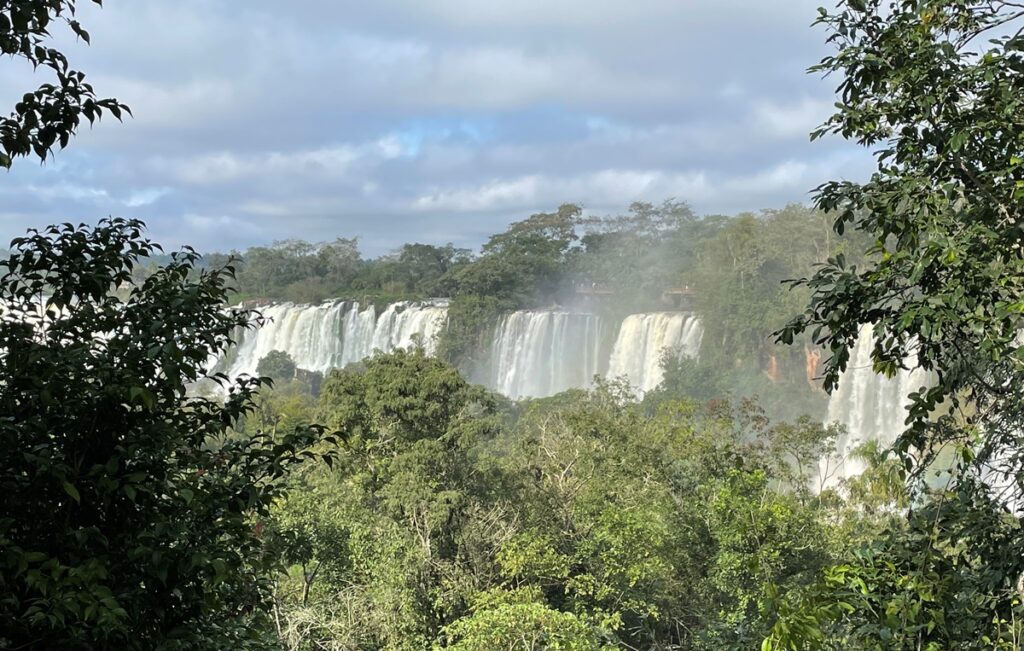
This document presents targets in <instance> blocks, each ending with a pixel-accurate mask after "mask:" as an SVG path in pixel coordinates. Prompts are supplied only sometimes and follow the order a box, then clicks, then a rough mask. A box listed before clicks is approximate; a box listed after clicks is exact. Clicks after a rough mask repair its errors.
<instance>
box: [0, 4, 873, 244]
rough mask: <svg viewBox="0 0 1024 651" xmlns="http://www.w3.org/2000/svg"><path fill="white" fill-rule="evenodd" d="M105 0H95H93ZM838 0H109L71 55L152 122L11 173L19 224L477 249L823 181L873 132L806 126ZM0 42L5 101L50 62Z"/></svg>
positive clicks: (196, 238)
mask: <svg viewBox="0 0 1024 651" xmlns="http://www.w3.org/2000/svg"><path fill="white" fill-rule="evenodd" d="M90 4H91V3H90ZM817 4H818V2H816V1H815V2H806V1H804V0H787V1H786V2H763V1H760V2H758V1H755V0H633V1H632V2H629V3H626V2H621V0H616V1H612V0H516V2H503V3H498V2H488V1H482V0H429V1H428V0H419V1H418V2H410V1H408V0H375V1H374V2H372V3H367V2H360V3H356V2H349V1H345V2H339V1H337V0H292V1H291V2H287V3H284V2H279V1H271V0H246V1H245V2H229V1H228V0H175V2H166V1H159V0H107V1H106V2H105V3H104V8H103V9H97V8H94V7H91V6H86V5H85V4H82V5H81V12H80V13H81V16H80V19H81V21H82V22H83V24H84V25H85V27H86V28H87V29H88V30H89V32H90V33H91V35H92V43H93V44H92V46H90V47H86V46H84V45H83V44H76V43H72V42H67V41H65V42H64V44H65V45H66V47H67V50H68V53H69V55H70V56H71V60H72V63H73V64H74V65H76V66H77V67H79V68H80V69H82V70H84V71H85V72H86V74H87V75H88V77H89V78H90V79H91V81H92V82H93V83H94V85H95V86H96V88H97V90H98V91H99V92H100V93H101V94H103V95H115V96H117V97H118V99H120V100H121V101H123V102H125V103H127V104H128V105H130V106H131V107H132V110H133V112H134V114H135V117H134V118H133V119H129V120H127V121H126V122H125V123H124V124H119V123H117V122H116V121H114V120H109V121H105V122H103V123H102V124H100V125H98V126H96V127H94V128H92V129H84V130H83V131H82V132H81V134H80V136H79V137H78V138H77V139H76V140H75V141H74V142H73V144H72V146H71V147H70V148H69V149H67V150H66V151H64V152H61V153H60V154H58V156H57V158H56V159H55V160H53V161H50V162H47V163H46V164H45V165H42V166H40V165H39V164H38V163H36V162H34V161H30V160H28V159H19V160H18V161H17V162H16V163H15V166H14V169H13V170H12V171H10V172H8V173H3V172H0V238H2V239H4V240H8V239H10V238H11V237H13V236H16V235H17V234H19V233H20V232H22V231H23V230H24V229H25V228H26V227H29V226H35V225H40V224H44V223H49V222H55V221H73V222H78V221H87V222H88V221H95V220H96V219H98V218H100V217H103V216H107V215H120V216H133V217H140V218H143V219H145V220H146V221H147V223H148V224H149V226H150V230H151V234H152V236H153V237H154V239H156V240H158V241H160V242H163V243H164V244H166V245H169V246H171V247H173V246H177V245H180V244H192V245H194V246H197V247H198V248H200V249H204V250H213V249H216V250H225V249H229V248H244V247H246V246H249V245H252V244H262V243H269V242H271V241H273V240H277V239H285V238H303V239H308V240H312V241H320V240H326V239H332V238H334V237H339V236H340V237H359V239H360V242H361V248H362V249H363V250H364V252H365V253H367V254H370V255H377V254H381V253H385V252H387V251H389V250H392V249H394V248H396V247H397V246H399V245H400V244H402V243H404V242H409V241H421V242H430V243H445V242H453V243H455V244H457V245H462V246H477V245H479V244H480V243H481V242H482V241H483V240H484V239H485V238H486V237H487V235H489V234H490V233H493V232H496V231H499V230H501V229H503V228H504V226H505V225H506V224H508V223H509V222H511V221H514V220H516V219H521V218H523V217H526V216H528V215H530V214H531V213H534V212H538V211H542V210H550V209H553V208H555V207H556V206H557V205H558V204H560V203H563V202H577V203H580V204H582V205H583V206H584V207H585V208H586V209H587V210H588V211H590V212H594V213H600V214H604V213H612V212H617V211H621V210H624V209H625V208H626V207H627V206H628V205H629V204H630V203H631V202H632V201H635V200H647V201H656V202H657V201H660V200H662V199H665V198H669V197H674V198H677V199H681V200H684V201H687V202H689V203H690V204H691V205H692V206H693V208H694V209H695V210H696V211H697V212H698V213H735V212H739V211H743V210H756V209H759V208H767V207H780V206H782V205H784V204H786V203H788V202H792V201H806V200H807V199H808V196H809V194H808V193H809V191H810V190H811V189H812V188H814V187H815V186H816V185H818V184H819V183H821V182H822V181H824V180H826V179H831V178H851V179H858V178H863V177H865V176H866V175H867V174H868V173H869V171H870V168H871V160H870V157H869V155H868V153H867V152H865V151H863V150H861V149H859V148H857V147H855V146H853V145H850V144H848V143H844V142H842V141H840V140H837V139H826V140H824V141H819V142H816V143H810V142H809V141H808V137H807V133H808V132H809V131H810V130H811V129H812V128H813V127H814V126H816V125H817V124H818V123H820V122H821V121H822V120H823V119H824V118H825V117H826V116H827V115H828V114H829V112H830V109H831V105H832V102H833V101H834V100H833V98H832V88H833V86H834V85H835V80H822V79H820V78H817V77H814V76H810V75H807V74H805V73H804V70H805V69H806V68H807V67H808V66H810V65H812V64H813V63H815V62H816V61H817V60H818V59H820V58H821V56H822V55H824V54H825V53H826V52H827V50H826V48H825V46H824V45H823V41H824V34H823V33H822V31H821V30H820V29H812V28H811V27H810V24H811V22H812V21H813V20H814V17H815V15H816V7H817ZM42 81H43V78H42V77H41V76H35V75H34V74H33V72H32V71H31V69H29V68H28V67H27V66H24V65H22V64H21V63H19V62H15V61H11V60H9V59H8V60H3V61H0V110H4V111H7V110H10V107H11V106H13V104H14V102H16V101H17V98H18V97H20V95H21V94H22V93H23V92H25V91H27V90H29V89H31V88H34V87H35V86H36V85H38V84H39V83H41V82H42Z"/></svg>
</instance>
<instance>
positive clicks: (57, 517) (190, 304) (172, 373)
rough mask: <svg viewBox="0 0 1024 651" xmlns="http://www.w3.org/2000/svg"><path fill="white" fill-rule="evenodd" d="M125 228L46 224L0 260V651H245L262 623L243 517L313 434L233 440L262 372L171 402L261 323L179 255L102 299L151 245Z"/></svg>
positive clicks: (189, 254) (265, 557)
mask: <svg viewBox="0 0 1024 651" xmlns="http://www.w3.org/2000/svg"><path fill="white" fill-rule="evenodd" d="M142 230H143V224H142V223H141V222H139V221H136V220H123V219H110V220H104V221H101V222H100V223H99V224H98V225H97V226H95V227H87V226H78V227H74V226H71V225H68V224H65V225H63V226H51V227H49V228H47V229H45V230H43V231H30V232H29V234H28V236H26V237H22V238H18V239H16V240H14V242H13V243H12V248H13V253H12V254H11V255H10V257H9V258H7V259H6V260H3V261H0V302H2V304H3V306H4V315H3V318H2V319H0V376H2V377H3V378H4V381H3V382H2V383H0V440H2V441H3V444H2V445H0V493H2V494H3V496H4V499H3V500H0V593H2V594H3V597H2V598H0V646H3V647H5V648H27V647H29V646H32V647H33V648H60V649H96V648H122V649H186V648H248V645H258V644H259V642H260V639H259V638H260V636H261V635H262V634H263V633H264V632H265V631H266V630H267V627H265V626H262V625H261V621H262V613H263V612H264V610H265V609H266V608H267V606H268V605H269V604H268V598H269V595H270V589H271V579H272V577H273V576H274V575H275V573H276V571H277V567H278V564H279V559H278V557H276V556H275V555H274V554H272V553H269V551H268V549H267V548H266V547H265V545H264V541H263V533H262V532H263V528H264V524H263V522H264V519H265V518H266V517H267V515H268V513H269V509H270V505H271V503H272V502H273V501H275V500H276V499H278V498H279V497H280V496H281V495H282V492H283V490H284V487H285V486H284V478H285V476H286V474H287V473H288V471H289V470H290V469H291V468H293V467H295V466H296V465H297V464H299V463H301V462H303V461H304V460H305V459H307V458H310V457H312V456H314V454H313V452H311V451H310V450H308V448H309V446H311V445H313V444H314V443H316V442H317V441H318V440H319V439H320V434H321V430H320V429H319V428H312V427H298V428H294V429H292V430H290V431H288V432H287V433H284V434H280V435H278V436H276V437H275V436H272V435H270V434H262V433H259V432H256V433H253V434H251V435H250V436H248V437H239V436H236V435H234V434H233V432H232V430H231V426H232V424H233V423H234V422H236V421H238V419H239V418H240V417H242V416H243V415H244V414H246V413H247V411H249V410H250V408H251V404H252V398H253V395H254V392H255V391H256V390H257V389H258V388H259V387H260V386H261V385H263V384H265V383H266V381H265V380H259V379H247V380H241V381H239V382H238V383H237V384H234V385H232V386H229V387H228V391H227V394H226V397H225V399H224V400H223V402H220V401H214V400H210V399H207V398H201V397H192V396H190V395H189V392H188V391H189V387H190V385H191V384H193V383H195V382H196V381H197V380H199V379H201V378H202V377H203V376H204V374H205V371H204V369H205V368H206V366H207V363H208V360H209V359H210V358H211V356H213V355H217V354H220V353H222V352H223V351H224V350H225V348H226V347H227V346H228V345H230V344H231V342H232V341H231V336H232V333H233V332H236V329H237V328H240V327H254V326H258V325H259V324H260V322H261V319H260V318H259V317H258V316H256V315H253V314H251V313H249V312H247V311H243V310H225V309H224V307H223V304H224V300H225V293H226V290H225V286H226V284H227V283H229V282H230V280H231V275H232V269H231V267H226V268H224V269H212V270H201V271H197V263H198V261H199V256H198V255H197V254H196V253H195V252H194V251H192V250H191V249H185V250H183V251H182V252H180V253H175V254H173V255H172V257H171V260H170V262H169V263H168V264H167V265H165V266H163V267H161V268H159V269H157V270H156V271H154V272H153V273H152V274H151V275H150V276H149V277H148V278H146V279H145V280H144V281H143V282H142V283H141V284H140V285H138V286H135V287H131V289H130V290H129V291H127V297H126V298H121V297H119V294H115V293H114V292H113V291H112V290H114V289H117V288H122V287H125V286H128V284H129V281H130V279H131V278H132V272H133V270H134V269H135V268H136V266H137V265H138V264H139V263H140V261H142V260H144V259H145V258H147V257H148V256H150V255H151V254H153V253H155V252H157V251H158V250H159V249H158V247H157V245H155V244H153V243H151V242H150V241H149V240H146V239H144V238H143V237H142ZM121 293H124V292H121ZM221 382H226V379H224V378H221ZM328 440H329V438H328Z"/></svg>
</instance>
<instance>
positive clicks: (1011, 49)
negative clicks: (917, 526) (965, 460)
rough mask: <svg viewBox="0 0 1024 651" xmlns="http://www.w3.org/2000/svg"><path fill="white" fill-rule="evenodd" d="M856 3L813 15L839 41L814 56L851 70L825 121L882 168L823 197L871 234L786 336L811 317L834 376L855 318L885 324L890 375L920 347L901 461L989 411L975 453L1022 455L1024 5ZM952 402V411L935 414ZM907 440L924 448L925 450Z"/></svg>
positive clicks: (839, 260) (879, 331) (963, 434)
mask: <svg viewBox="0 0 1024 651" xmlns="http://www.w3.org/2000/svg"><path fill="white" fill-rule="evenodd" d="M858 4H860V3H849V4H845V3H844V4H842V5H840V7H839V9H838V10H837V11H835V12H834V13H829V12H825V11H823V12H822V15H821V18H820V20H819V22H820V23H822V24H824V25H825V26H826V27H828V28H829V30H830V32H831V37H830V42H831V43H832V44H834V45H835V47H836V50H837V52H836V54H834V55H833V56H830V57H828V58H826V59H825V60H823V61H822V62H821V64H820V65H819V66H817V67H815V68H814V70H816V71H821V72H826V73H835V74H837V75H840V76H841V80H840V85H839V87H838V89H837V92H838V93H839V95H840V97H841V99H842V103H841V104H839V105H837V106H838V107H839V110H838V111H837V113H836V114H835V115H834V116H833V117H832V118H831V119H830V120H829V121H828V122H827V123H826V124H825V125H824V126H823V127H822V128H821V129H820V130H819V131H818V132H816V134H815V135H816V136H820V135H824V134H826V133H837V134H839V135H841V136H843V137H844V138H847V139H850V140H854V141H857V142H859V143H862V144H864V145H867V146H871V147H873V148H875V149H877V150H878V167H877V170H876V172H875V173H874V174H873V175H872V177H871V179H870V180H869V181H867V182H866V183H852V182H846V181H836V182H831V183H827V184H825V185H823V186H822V187H820V188H819V189H818V193H817V197H816V201H817V203H818V205H819V206H820V207H821V208H822V209H825V210H829V211H834V215H835V228H836V230H837V231H838V232H840V233H841V232H843V231H845V230H848V229H855V230H857V231H860V232H861V233H864V234H865V235H866V236H868V237H870V239H871V241H872V242H873V246H872V247H871V249H870V250H869V251H868V254H869V256H870V257H869V259H868V261H867V262H866V263H865V264H863V265H854V264H851V261H850V260H848V259H847V258H844V257H843V256H836V257H833V258H831V259H830V260H829V262H828V263H827V264H826V265H825V266H824V267H823V268H822V269H821V270H819V271H818V272H817V273H816V274H815V275H814V276H813V277H812V278H811V279H810V280H809V281H806V282H805V284H806V285H807V286H808V287H809V288H810V289H811V291H812V292H813V298H812V300H811V303H810V308H809V309H808V310H807V312H806V314H804V315H803V316H801V317H800V318H798V319H796V320H795V321H793V323H792V324H790V325H789V326H787V327H786V328H785V329H784V330H783V331H782V332H781V339H782V340H783V341H790V340H792V339H793V338H794V337H795V336H796V335H797V334H798V333H801V332H804V331H811V333H812V337H813V338H814V340H815V341H817V342H820V343H821V344H822V345H823V346H825V347H827V348H829V349H830V350H831V351H832V357H831V359H830V360H829V362H828V365H827V367H826V369H825V371H826V384H827V386H833V385H834V384H835V382H836V380H837V378H838V374H839V372H840V371H841V370H842V369H843V368H844V367H845V366H846V364H847V363H848V361H849V351H850V347H851V346H852V345H853V342H854V341H855V340H856V338H857V332H858V327H859V325H860V324H862V323H873V324H875V334H876V338H875V340H876V345H875V350H874V352H873V358H874V361H875V366H876V368H877V370H878V371H880V372H884V373H889V374H891V373H893V372H894V371H895V370H896V369H897V368H899V367H901V366H902V365H904V363H905V360H906V359H907V358H908V357H910V356H912V355H916V358H917V360H919V362H920V364H921V365H922V366H923V367H925V368H927V369H934V370H936V371H938V383H937V386H935V387H934V388H933V389H931V390H929V391H927V392H925V393H922V394H921V395H920V396H918V399H917V400H916V404H915V406H914V409H913V410H912V415H913V423H912V428H911V430H910V431H909V432H908V433H907V435H906V436H904V437H903V438H902V439H901V440H900V442H899V449H900V451H901V452H902V453H903V456H904V460H905V462H906V463H907V464H912V465H914V466H915V467H916V468H918V469H922V468H924V467H925V466H926V465H927V461H928V459H930V457H931V455H930V453H932V452H935V451H937V449H938V445H937V444H938V443H940V442H945V441H950V440H958V441H963V442H966V441H967V440H968V439H969V438H970V437H971V436H973V431H974V427H975V426H976V425H978V424H980V423H982V422H984V430H985V432H986V434H985V435H984V438H985V445H982V446H975V445H974V444H973V443H972V444H971V445H972V447H973V448H974V450H975V451H977V452H980V456H979V458H978V462H979V463H981V464H983V463H986V462H987V461H988V460H989V459H990V458H991V456H992V454H993V452H994V451H995V450H997V449H999V448H1005V449H1007V450H1008V451H1009V452H1008V453H1009V454H1010V455H1012V456H1013V458H1014V459H1015V460H1014V462H1013V463H1012V467H1013V468H1015V469H1016V468H1019V467H1020V463H1019V450H1020V449H1021V445H1019V441H1018V438H1019V432H1020V431H1021V429H1020V427H1019V423H1020V421H1021V415H1022V413H1021V410H1020V404H1021V402H1020V400H1019V396H1020V395H1021V392H1022V390H1024V373H1021V372H1020V358H1021V357H1020V347H1019V341H1018V336H1019V334H1018V333H1019V332H1020V329H1021V326H1022V325H1024V324H1022V321H1021V316H1020V315H1021V309H1020V296H1021V287H1022V286H1024V263H1022V257H1021V256H1022V249H1021V240H1022V230H1021V225H1020V223H1019V222H1020V218H1021V205H1022V203H1021V200H1022V198H1024V167H1022V164H1024V163H1022V159H1021V153H1020V152H1021V147H1020V143H1021V139H1022V138H1024V121H1022V119H1021V118H1022V116H1024V104H1022V101H1024V100H1022V97H1024V92H1022V91H1024V74H1022V73H1024V38H1022V37H1021V36H1020V34H1019V31H1018V28H1019V27H1020V21H1021V18H1022V17H1021V14H1020V13H1019V8H1018V7H1016V6H1015V4H1014V3H1004V2H997V1H994V0H972V1H965V0H957V1H955V2H954V1H949V0H942V1H940V0H929V1H926V2H916V1H915V2H910V1H903V2H896V3H894V4H893V7H892V9H891V10H890V9H886V8H883V6H882V5H883V4H886V5H887V4H888V3H882V2H881V1H880V0H867V1H865V2H864V3H863V7H862V8H860V7H858V6H857V5H858ZM942 401H945V407H944V410H945V411H946V412H948V416H945V417H943V418H941V419H940V420H939V422H938V424H928V419H929V415H930V414H931V413H932V412H933V411H934V409H935V407H936V406H937V405H938V404H939V403H940V402H942ZM961 407H964V409H960V408H961ZM954 418H963V419H964V421H963V422H961V423H957V422H954ZM912 449H917V450H919V451H923V452H925V453H926V454H925V458H924V459H923V460H922V461H923V463H916V462H915V461H914V459H913V457H914V456H915V455H913V454H911V450H912Z"/></svg>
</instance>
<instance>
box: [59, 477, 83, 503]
mask: <svg viewBox="0 0 1024 651" xmlns="http://www.w3.org/2000/svg"><path fill="white" fill-rule="evenodd" d="M63 486H64V492H65V493H67V494H68V495H70V496H71V499H73V500H75V501H76V502H78V503H81V502H82V496H81V495H79V494H78V489H77V488H75V487H74V486H73V485H72V484H71V482H64V483H63Z"/></svg>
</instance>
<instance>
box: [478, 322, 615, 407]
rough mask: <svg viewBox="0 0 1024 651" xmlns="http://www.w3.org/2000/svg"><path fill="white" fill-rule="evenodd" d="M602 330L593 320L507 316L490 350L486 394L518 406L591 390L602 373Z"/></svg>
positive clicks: (496, 331)
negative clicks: (531, 400) (519, 402)
mask: <svg viewBox="0 0 1024 651" xmlns="http://www.w3.org/2000/svg"><path fill="white" fill-rule="evenodd" d="M601 328H602V324H601V319H600V318H599V317H597V316H595V315H593V314H575V313H571V312H561V311H550V310H538V311H529V310H522V311H518V312H512V313H511V314H508V315H506V316H505V317H503V318H502V319H501V321H500V322H499V323H498V326H497V328H496V329H495V333H494V343H493V344H492V346H491V382H490V386H491V388H493V389H494V390H495V391H498V392H499V393H502V394H504V395H506V396H508V397H509V398H512V399H514V400H518V399H520V398H527V397H532V398H540V397H544V396H550V395H554V394H556V393H559V392H561V391H565V390H566V389H571V388H576V387H587V386H590V384H591V382H592V380H593V378H594V376H595V375H599V374H600V372H601V364H602V358H603V355H602V350H601V349H602V336H601Z"/></svg>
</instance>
